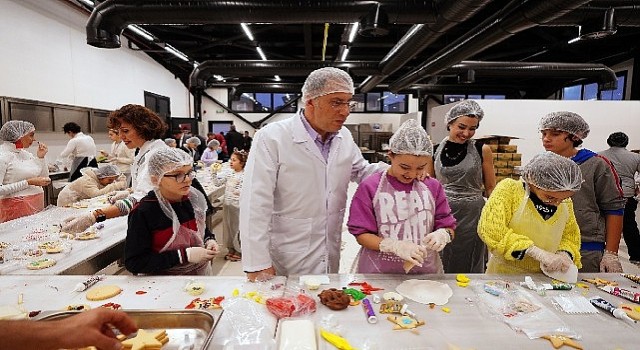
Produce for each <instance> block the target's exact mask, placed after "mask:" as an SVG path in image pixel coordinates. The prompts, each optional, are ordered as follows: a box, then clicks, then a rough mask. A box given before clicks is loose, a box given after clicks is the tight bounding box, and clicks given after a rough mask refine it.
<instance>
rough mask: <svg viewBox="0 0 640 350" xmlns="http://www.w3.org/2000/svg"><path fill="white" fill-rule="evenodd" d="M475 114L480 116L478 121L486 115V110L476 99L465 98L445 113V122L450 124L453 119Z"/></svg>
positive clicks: (477, 116)
mask: <svg viewBox="0 0 640 350" xmlns="http://www.w3.org/2000/svg"><path fill="white" fill-rule="evenodd" d="M465 115H468V116H475V117H476V118H478V123H479V122H480V121H481V120H482V118H483V117H484V111H483V110H482V108H481V107H480V105H479V104H478V103H477V102H476V101H474V100H464V101H460V103H458V104H456V105H455V106H453V107H451V109H450V110H449V111H448V112H447V113H446V114H445V115H444V123H445V124H449V123H451V122H452V121H454V120H456V119H458V118H460V117H462V116H465Z"/></svg>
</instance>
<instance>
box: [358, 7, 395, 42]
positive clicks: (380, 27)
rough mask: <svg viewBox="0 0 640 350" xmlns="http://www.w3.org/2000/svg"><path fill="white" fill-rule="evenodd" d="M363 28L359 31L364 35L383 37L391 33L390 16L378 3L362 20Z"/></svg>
mask: <svg viewBox="0 0 640 350" xmlns="http://www.w3.org/2000/svg"><path fill="white" fill-rule="evenodd" d="M360 24H361V25H362V28H360V30H359V31H358V33H360V35H362V36H369V37H381V36H385V35H387V34H389V28H388V26H389V16H387V13H386V12H385V11H384V10H383V9H382V8H381V7H380V4H378V5H377V6H376V7H375V8H374V9H372V10H371V11H370V12H369V13H368V14H367V15H366V16H365V17H363V18H362V20H361V21H360Z"/></svg>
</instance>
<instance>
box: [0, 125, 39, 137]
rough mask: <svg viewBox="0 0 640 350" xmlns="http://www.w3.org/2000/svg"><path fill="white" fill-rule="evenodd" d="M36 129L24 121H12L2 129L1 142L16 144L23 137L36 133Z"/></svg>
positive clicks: (0, 133)
mask: <svg viewBox="0 0 640 350" xmlns="http://www.w3.org/2000/svg"><path fill="white" fill-rule="evenodd" d="M35 130H36V127H35V126H33V124H31V123H29V122H25V121H23V120H10V121H8V122H6V123H4V125H3V126H2V129H0V140H2V141H8V142H16V141H18V140H19V139H20V138H21V137H22V136H24V135H26V134H28V133H30V132H32V131H35Z"/></svg>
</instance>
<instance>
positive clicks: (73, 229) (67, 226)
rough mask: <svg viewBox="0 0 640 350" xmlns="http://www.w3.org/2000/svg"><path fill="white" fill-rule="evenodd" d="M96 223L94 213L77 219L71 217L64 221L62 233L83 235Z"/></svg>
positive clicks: (85, 214) (88, 213)
mask: <svg viewBox="0 0 640 350" xmlns="http://www.w3.org/2000/svg"><path fill="white" fill-rule="evenodd" d="M95 223H96V217H95V216H94V215H93V212H92V211H90V212H87V213H84V214H82V215H80V216H77V217H69V218H66V219H64V220H63V221H62V230H61V231H62V232H66V233H81V232H84V231H86V230H87V229H88V228H89V227H91V225H93V224H95Z"/></svg>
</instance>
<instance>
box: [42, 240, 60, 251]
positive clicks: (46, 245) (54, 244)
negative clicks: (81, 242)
mask: <svg viewBox="0 0 640 350" xmlns="http://www.w3.org/2000/svg"><path fill="white" fill-rule="evenodd" d="M38 248H40V249H44V251H45V252H47V253H48V254H56V253H60V252H61V251H62V244H61V243H60V242H58V241H48V242H42V243H39V244H38Z"/></svg>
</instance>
